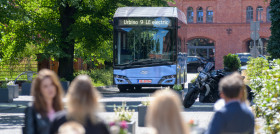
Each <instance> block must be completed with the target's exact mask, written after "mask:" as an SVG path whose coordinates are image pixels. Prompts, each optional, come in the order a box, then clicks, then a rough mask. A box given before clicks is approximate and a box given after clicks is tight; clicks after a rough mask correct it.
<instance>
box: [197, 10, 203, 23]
mask: <svg viewBox="0 0 280 134" xmlns="http://www.w3.org/2000/svg"><path fill="white" fill-rule="evenodd" d="M197 22H198V23H203V9H202V7H198V8H197Z"/></svg>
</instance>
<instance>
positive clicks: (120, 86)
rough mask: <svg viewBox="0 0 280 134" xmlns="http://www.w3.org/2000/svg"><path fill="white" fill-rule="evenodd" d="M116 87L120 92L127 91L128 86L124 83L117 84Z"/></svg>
mask: <svg viewBox="0 0 280 134" xmlns="http://www.w3.org/2000/svg"><path fill="white" fill-rule="evenodd" d="M118 89H119V91H120V92H121V93H124V92H127V91H128V86H125V85H118Z"/></svg>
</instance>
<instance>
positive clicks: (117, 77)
mask: <svg viewBox="0 0 280 134" xmlns="http://www.w3.org/2000/svg"><path fill="white" fill-rule="evenodd" d="M114 79H115V80H116V81H117V82H118V83H124V82H125V81H126V82H127V83H128V84H131V81H130V80H129V79H128V78H127V77H126V76H123V75H116V74H114Z"/></svg>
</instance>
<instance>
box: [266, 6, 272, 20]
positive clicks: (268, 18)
mask: <svg viewBox="0 0 280 134" xmlns="http://www.w3.org/2000/svg"><path fill="white" fill-rule="evenodd" d="M270 10H271V8H270V7H267V9H266V21H267V22H271V15H270Z"/></svg>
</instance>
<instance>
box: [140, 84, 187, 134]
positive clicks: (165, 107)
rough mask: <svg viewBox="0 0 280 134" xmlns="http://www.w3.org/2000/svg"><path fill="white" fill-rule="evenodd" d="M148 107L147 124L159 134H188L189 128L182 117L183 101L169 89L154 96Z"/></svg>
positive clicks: (159, 91)
mask: <svg viewBox="0 0 280 134" xmlns="http://www.w3.org/2000/svg"><path fill="white" fill-rule="evenodd" d="M153 97H154V99H153V101H152V102H151V104H150V105H149V106H148V111H147V116H146V123H147V125H148V127H152V128H155V129H156V131H157V133H158V134H186V133H187V130H188V129H187V127H188V126H186V124H185V122H184V120H183V118H182V116H181V113H180V111H181V105H182V104H181V101H180V100H179V97H178V95H177V94H176V93H175V92H174V91H172V90H169V89H165V90H158V91H156V92H155V93H154V94H153Z"/></svg>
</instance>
